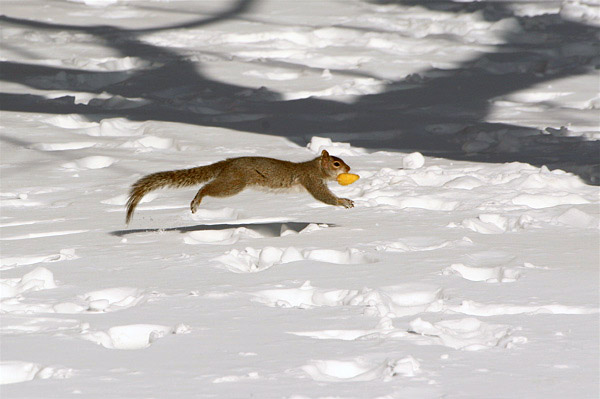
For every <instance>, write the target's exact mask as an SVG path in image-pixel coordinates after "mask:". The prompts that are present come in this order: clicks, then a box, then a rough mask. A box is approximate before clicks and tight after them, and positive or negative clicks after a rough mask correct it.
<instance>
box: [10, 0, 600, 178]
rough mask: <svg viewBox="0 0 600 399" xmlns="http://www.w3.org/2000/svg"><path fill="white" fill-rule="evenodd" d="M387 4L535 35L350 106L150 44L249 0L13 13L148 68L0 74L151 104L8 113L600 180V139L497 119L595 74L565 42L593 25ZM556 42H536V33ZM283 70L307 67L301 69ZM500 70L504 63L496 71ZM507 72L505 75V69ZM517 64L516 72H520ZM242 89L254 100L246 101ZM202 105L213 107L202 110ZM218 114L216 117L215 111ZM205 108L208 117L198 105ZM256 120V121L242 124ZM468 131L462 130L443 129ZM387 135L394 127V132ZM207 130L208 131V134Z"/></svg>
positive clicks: (501, 9)
mask: <svg viewBox="0 0 600 399" xmlns="http://www.w3.org/2000/svg"><path fill="white" fill-rule="evenodd" d="M374 2H376V3H388V4H389V3H398V4H404V5H415V4H417V3H418V5H420V6H423V7H428V8H431V9H435V10H438V11H439V10H442V11H444V12H450V13H458V12H462V13H465V12H478V11H480V12H482V13H483V16H484V18H485V19H487V20H489V21H498V20H500V19H503V18H508V17H510V18H514V19H515V20H516V21H518V23H519V24H520V25H521V26H522V27H523V29H524V32H514V33H510V32H509V33H507V34H506V35H505V38H504V39H505V42H506V44H504V45H498V46H496V47H495V49H494V51H492V52H489V53H484V54H481V55H479V56H477V57H475V58H473V59H471V60H468V61H465V62H463V63H462V64H461V65H460V66H458V67H457V68H455V69H451V70H444V71H440V70H435V69H431V70H429V71H423V72H422V76H423V79H422V80H420V81H418V82H412V81H410V80H409V79H404V80H399V81H394V82H389V84H388V85H387V89H386V90H384V91H383V92H381V93H377V94H371V95H363V96H360V97H359V98H358V99H357V100H356V101H354V102H351V103H344V102H339V101H333V100H328V99H323V98H314V97H311V98H306V99H300V100H287V101H286V100H285V99H284V98H283V96H282V95H281V94H280V93H278V92H276V91H273V90H270V89H268V88H260V89H248V88H247V87H243V86H239V85H235V84H228V83H224V82H221V81H218V80H215V79H210V78H208V77H206V76H204V74H203V73H202V72H201V65H199V64H198V63H196V62H193V61H191V60H190V59H189V58H187V57H185V56H183V55H181V54H179V53H177V51H175V50H173V49H170V48H166V47H161V46H157V45H153V44H149V43H147V42H144V41H143V40H142V39H141V38H140V36H141V35H142V34H145V33H151V32H160V31H167V30H173V29H192V28H194V29H196V28H201V27H204V26H207V25H209V24H214V23H218V22H220V21H224V20H227V19H231V18H240V16H241V15H242V14H244V13H246V12H248V11H249V10H251V9H252V8H253V7H254V6H255V5H256V1H255V0H238V1H235V2H233V3H232V4H231V7H229V8H228V9H226V10H224V11H223V12H222V13H220V14H218V15H215V16H211V17H209V18H197V19H194V20H192V21H189V22H186V23H182V24H175V25H170V26H161V27H153V28H145V29H123V28H118V27H114V26H107V25H98V26H76V25H67V24H51V23H46V22H40V21H34V20H25V19H20V18H13V17H9V16H1V17H0V22H2V23H4V24H8V25H12V26H19V27H28V28H31V29H35V30H40V31H74V32H78V33H83V34H88V35H91V36H92V37H94V38H95V39H97V40H100V41H101V42H102V43H103V45H105V46H107V47H110V48H112V49H114V50H115V51H117V52H118V53H119V54H121V55H122V56H124V57H137V58H139V59H141V60H144V61H146V66H144V67H139V68H136V69H134V70H133V71H125V72H122V71H118V72H93V71H85V70H78V69H69V68H62V67H49V66H41V65H30V64H25V63H16V62H7V61H5V62H2V63H0V79H1V80H3V81H7V82H14V83H20V84H22V85H25V86H28V87H31V88H33V89H37V90H42V91H44V90H65V91H86V92H90V93H102V92H106V93H109V94H111V95H119V96H123V97H126V98H142V99H144V100H145V102H144V104H143V105H141V106H139V107H134V108H127V109H119V108H109V107H105V106H104V105H103V104H102V103H89V104H76V103H75V99H74V97H72V96H64V97H60V98H54V99H48V98H45V97H44V96H42V95H34V94H9V93H2V94H0V108H1V109H4V110H10V111H18V112H40V113H54V114H72V113H75V114H80V115H86V116H90V115H101V116H102V117H125V118H128V119H130V120H134V121H143V120H159V121H170V122H183V123H188V124H195V125H199V126H217V127H225V128H230V129H235V130H239V131H245V132H254V133H262V134H270V135H280V136H285V137H288V138H289V139H290V140H292V141H295V142H297V143H299V144H302V145H303V144H305V143H306V141H307V140H308V139H309V138H310V137H311V136H315V135H320V136H329V137H337V138H338V139H344V141H349V142H350V143H351V144H353V145H359V146H362V147H366V148H371V149H373V150H375V149H388V150H396V151H420V152H422V153H423V154H424V155H430V156H438V157H445V158H448V159H455V160H473V161H481V162H512V161H519V162H526V163H530V164H533V165H537V166H541V165H547V166H548V167H550V168H561V169H564V170H567V171H570V172H573V173H576V174H578V175H579V176H581V178H582V179H583V180H585V181H586V182H588V183H590V184H600V167H599V166H598V159H599V155H600V143H599V142H597V141H596V142H594V141H586V140H583V139H582V138H580V137H556V136H554V135H549V134H543V132H540V131H539V130H538V129H533V128H528V127H523V126H518V125H512V124H506V123H504V124H503V123H490V122H487V121H486V117H487V116H488V115H489V112H490V109H491V103H492V101H493V100H494V99H495V98H499V97H502V96H506V95H508V94H510V93H514V92H516V91H519V90H523V89H526V88H530V87H532V86H534V85H537V84H540V83H544V82H548V81H551V80H555V79H559V78H564V77H568V76H576V75H580V74H585V73H589V71H590V70H592V69H593V68H597V67H598V66H597V65H595V63H597V62H598V61H597V58H596V60H595V59H594V57H592V56H590V57H586V56H581V55H577V54H574V55H565V54H563V52H562V51H561V49H562V48H563V47H564V46H569V45H577V44H578V43H580V42H582V41H586V42H590V43H593V42H594V35H595V34H596V33H597V30H596V29H594V28H593V27H590V26H587V25H584V24H580V23H576V22H571V21H566V20H563V19H561V18H560V17H558V16H556V15H555V16H544V15H541V16H534V17H522V16H516V15H514V13H513V12H512V11H511V10H510V9H509V7H508V6H507V3H506V2H503V3H497V4H495V3H494V4H493V5H492V6H490V3H487V2H486V3H480V2H476V3H453V2H416V1H414V0H395V1H393V0H388V1H386V0H382V1H374ZM527 35H529V36H530V37H533V36H538V37H546V38H548V40H546V41H539V40H526V38H524V36H527ZM274 65H277V66H278V67H281V66H282V65H283V66H285V67H286V68H291V69H293V68H301V67H302V66H299V65H293V64H289V63H287V64H286V63H276V62H274ZM490 65H492V68H490ZM494 65H498V66H503V67H505V69H506V68H507V67H508V70H507V71H504V72H503V73H495V72H494V70H493V66H494ZM511 65H515V68H514V69H513V70H511V69H510V66H511ZM241 92H246V93H249V95H245V96H240V93H241ZM189 104H200V105H201V107H196V108H194V107H190V105H189ZM207 108H208V109H210V110H211V112H209V113H207V112H204V111H202V110H203V109H207ZM198 109H200V110H198ZM240 115H252V116H253V117H252V118H240V117H239V116H240ZM435 126H458V127H457V130H456V131H454V132H451V134H447V132H446V133H445V134H440V133H439V132H436V131H435V129H432V127H435ZM381 132H392V133H391V134H388V135H384V136H385V137H386V138H382V135H381V134H380V133H381ZM481 133H489V134H494V135H495V136H497V138H498V143H495V144H494V145H492V146H491V148H489V149H487V150H483V151H477V152H469V151H467V150H465V148H464V144H465V140H468V139H469V138H470V137H471V138H472V137H475V136H476V135H478V134H481ZM199 134H201V133H199ZM510 136H513V137H519V138H520V140H519V145H518V147H517V148H515V147H513V148H510V149H509V150H507V151H503V150H502V149H501V144H502V140H503V139H504V138H505V137H510Z"/></svg>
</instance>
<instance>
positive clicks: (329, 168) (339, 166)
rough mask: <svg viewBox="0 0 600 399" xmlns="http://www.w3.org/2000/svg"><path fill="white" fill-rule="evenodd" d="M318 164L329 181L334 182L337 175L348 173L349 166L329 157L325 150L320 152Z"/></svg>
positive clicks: (339, 159)
mask: <svg viewBox="0 0 600 399" xmlns="http://www.w3.org/2000/svg"><path fill="white" fill-rule="evenodd" d="M320 162H321V169H322V170H323V172H324V173H325V175H326V176H327V178H328V179H330V180H335V179H336V178H337V177H338V175H339V174H342V173H348V172H349V171H350V166H348V164H346V162H344V161H343V160H342V159H341V158H338V157H334V156H331V155H329V153H328V152H327V151H325V150H323V151H322V152H321V157H320Z"/></svg>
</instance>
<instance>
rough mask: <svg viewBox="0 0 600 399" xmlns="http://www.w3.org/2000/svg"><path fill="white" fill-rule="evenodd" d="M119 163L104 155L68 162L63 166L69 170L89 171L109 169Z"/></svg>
mask: <svg viewBox="0 0 600 399" xmlns="http://www.w3.org/2000/svg"><path fill="white" fill-rule="evenodd" d="M115 162H117V160H116V159H115V158H112V157H106V156H102V155H95V156H91V157H85V158H81V159H78V160H76V161H73V162H67V163H64V164H62V165H61V166H62V167H63V168H64V169H69V170H87V169H103V168H108V167H109V166H110V165H112V164H113V163H115Z"/></svg>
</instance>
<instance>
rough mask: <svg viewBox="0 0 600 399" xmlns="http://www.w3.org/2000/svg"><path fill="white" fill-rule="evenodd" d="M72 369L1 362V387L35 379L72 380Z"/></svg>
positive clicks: (19, 362)
mask: <svg viewBox="0 0 600 399" xmlns="http://www.w3.org/2000/svg"><path fill="white" fill-rule="evenodd" d="M73 374H74V372H73V370H72V369H63V368H54V367H42V366H40V365H39V364H37V363H30V362H22V361H1V362H0V385H3V384H16V383H19V382H26V381H31V380H34V379H41V380H46V379H49V378H56V379H64V378H71V377H72V376H73Z"/></svg>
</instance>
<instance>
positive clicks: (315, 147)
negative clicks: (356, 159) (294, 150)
mask: <svg viewBox="0 0 600 399" xmlns="http://www.w3.org/2000/svg"><path fill="white" fill-rule="evenodd" d="M306 148H308V150H309V151H310V152H312V153H313V154H316V155H321V152H322V151H323V150H326V151H327V152H328V153H329V155H333V156H336V157H344V156H358V155H362V154H365V153H366V151H365V150H364V149H362V148H353V147H352V146H351V145H350V144H349V143H338V142H334V141H332V140H331V139H330V138H326V137H316V136H315V137H313V138H311V139H310V143H308V145H307V146H306Z"/></svg>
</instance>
